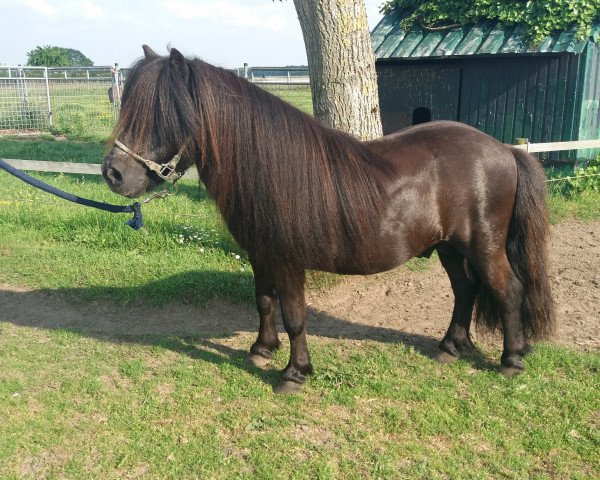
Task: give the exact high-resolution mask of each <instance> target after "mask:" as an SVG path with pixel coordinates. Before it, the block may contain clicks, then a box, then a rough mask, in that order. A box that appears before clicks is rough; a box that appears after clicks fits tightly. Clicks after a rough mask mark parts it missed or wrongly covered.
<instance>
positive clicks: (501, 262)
mask: <svg viewBox="0 0 600 480" xmlns="http://www.w3.org/2000/svg"><path fill="white" fill-rule="evenodd" d="M481 277H482V278H481V279H482V281H483V282H484V283H485V286H484V287H483V288H484V289H485V290H484V291H483V292H482V293H483V294H484V295H490V296H491V298H489V299H488V301H487V303H488V305H491V306H492V307H491V310H490V311H488V312H486V314H487V315H491V316H492V317H496V319H495V318H491V319H490V320H491V324H492V325H493V324H495V323H497V319H499V320H500V321H501V322H502V331H503V334H504V340H503V351H502V357H501V359H500V361H501V364H502V367H501V372H502V373H503V374H505V375H507V376H511V375H514V374H516V373H519V372H521V371H522V370H523V369H524V365H523V356H524V355H525V354H526V353H527V351H528V348H529V347H528V344H527V339H526V336H525V329H524V326H523V321H522V319H521V304H522V302H523V292H524V289H523V285H522V284H521V282H520V281H519V279H518V278H517V277H516V275H515V274H514V272H513V270H512V268H511V266H510V263H509V261H508V258H507V257H506V252H505V251H504V249H502V250H500V251H499V252H498V254H497V255H496V256H495V258H494V259H493V260H492V261H490V262H489V263H487V264H486V265H485V266H484V268H482V269H481ZM488 309H489V307H488Z"/></svg>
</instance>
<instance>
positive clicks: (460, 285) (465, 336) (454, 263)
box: [436, 245, 480, 363]
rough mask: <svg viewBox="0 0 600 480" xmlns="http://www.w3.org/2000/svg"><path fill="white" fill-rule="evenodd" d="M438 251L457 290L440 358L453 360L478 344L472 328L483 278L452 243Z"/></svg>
mask: <svg viewBox="0 0 600 480" xmlns="http://www.w3.org/2000/svg"><path fill="white" fill-rule="evenodd" d="M437 251H438V256H439V257H440V261H441V262H442V266H443V267H444V269H445V270H446V273H447V274H448V277H449V278H450V284H451V286H452V291H453V293H454V309H453V311H452V321H451V322H450V326H449V327H448V331H447V332H446V335H445V336H444V338H443V339H442V341H441V342H440V350H441V351H440V353H439V354H438V355H437V357H436V358H437V359H438V361H440V362H443V363H450V362H453V361H454V360H456V359H458V358H459V357H460V355H461V354H463V353H468V352H470V351H471V350H473V348H474V346H473V342H472V341H471V337H470V333H469V329H470V326H471V318H472V315H473V305H474V304H475V298H476V297H477V292H478V291H479V286H480V282H479V279H478V278H477V276H476V275H475V273H474V272H473V271H472V270H471V268H470V266H469V264H468V262H467V259H466V258H465V257H463V256H462V255H460V254H459V253H458V252H456V250H454V249H453V248H452V247H450V246H449V245H441V246H440V247H438V249H437Z"/></svg>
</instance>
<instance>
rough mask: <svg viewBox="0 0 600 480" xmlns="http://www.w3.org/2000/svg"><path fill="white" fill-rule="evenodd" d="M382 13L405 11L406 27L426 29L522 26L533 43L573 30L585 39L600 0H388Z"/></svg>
mask: <svg viewBox="0 0 600 480" xmlns="http://www.w3.org/2000/svg"><path fill="white" fill-rule="evenodd" d="M382 10H383V11H384V12H385V13H388V12H390V11H391V10H400V11H402V12H403V15H404V16H405V18H406V19H405V20H404V27H405V28H410V27H411V26H412V25H414V24H419V23H420V24H422V25H424V26H425V27H426V28H427V27H434V28H435V27H440V26H442V27H443V26H452V25H454V24H457V25H465V24H467V23H471V22H476V21H477V20H480V19H489V20H499V21H500V22H503V23H506V24H509V25H510V24H515V23H520V24H523V25H525V27H526V28H527V35H528V37H529V40H530V41H531V42H532V43H534V44H535V43H539V42H541V41H542V40H543V39H544V37H546V36H548V35H549V34H551V33H552V32H553V31H555V30H566V29H568V28H572V27H574V28H576V30H577V34H578V37H579V38H580V39H582V38H585V37H586V36H588V35H589V34H590V31H591V28H592V24H593V23H594V22H595V21H598V20H600V0H532V1H527V2H525V1H518V0H509V1H507V0H463V1H456V0H387V1H386V2H385V3H384V5H383V8H382Z"/></svg>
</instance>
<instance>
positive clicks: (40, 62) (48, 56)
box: [27, 45, 94, 67]
mask: <svg viewBox="0 0 600 480" xmlns="http://www.w3.org/2000/svg"><path fill="white" fill-rule="evenodd" d="M27 65H29V66H30V67H91V66H93V65H94V62H92V61H91V60H90V59H89V58H88V57H86V56H85V55H84V54H83V53H81V52H80V51H79V50H74V49H72V48H63V47H52V46H50V45H45V46H43V47H40V46H39V45H38V46H37V47H35V48H34V49H33V50H31V51H30V52H28V53H27Z"/></svg>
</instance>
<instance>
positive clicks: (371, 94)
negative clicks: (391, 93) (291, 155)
mask: <svg viewBox="0 0 600 480" xmlns="http://www.w3.org/2000/svg"><path fill="white" fill-rule="evenodd" d="M294 5H295V7H296V12H297V13H298V19H299V20H300V26H301V28H302V34H303V36H304V43H305V45H306V54H307V57H308V68H309V71H310V84H311V91H312V98H313V108H314V113H315V115H316V116H317V117H318V118H319V119H320V120H321V121H322V122H323V123H325V124H326V125H329V126H331V127H335V128H339V129H340V130H344V131H346V132H348V133H350V134H352V135H354V136H355V137H357V138H360V139H362V140H367V139H373V138H377V137H380V136H381V135H382V129H381V118H380V114H379V94H378V91H377V77H376V74H375V56H374V55H373V50H372V48H371V36H370V34H369V28H368V24H367V11H366V8H365V2H364V0H294Z"/></svg>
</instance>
